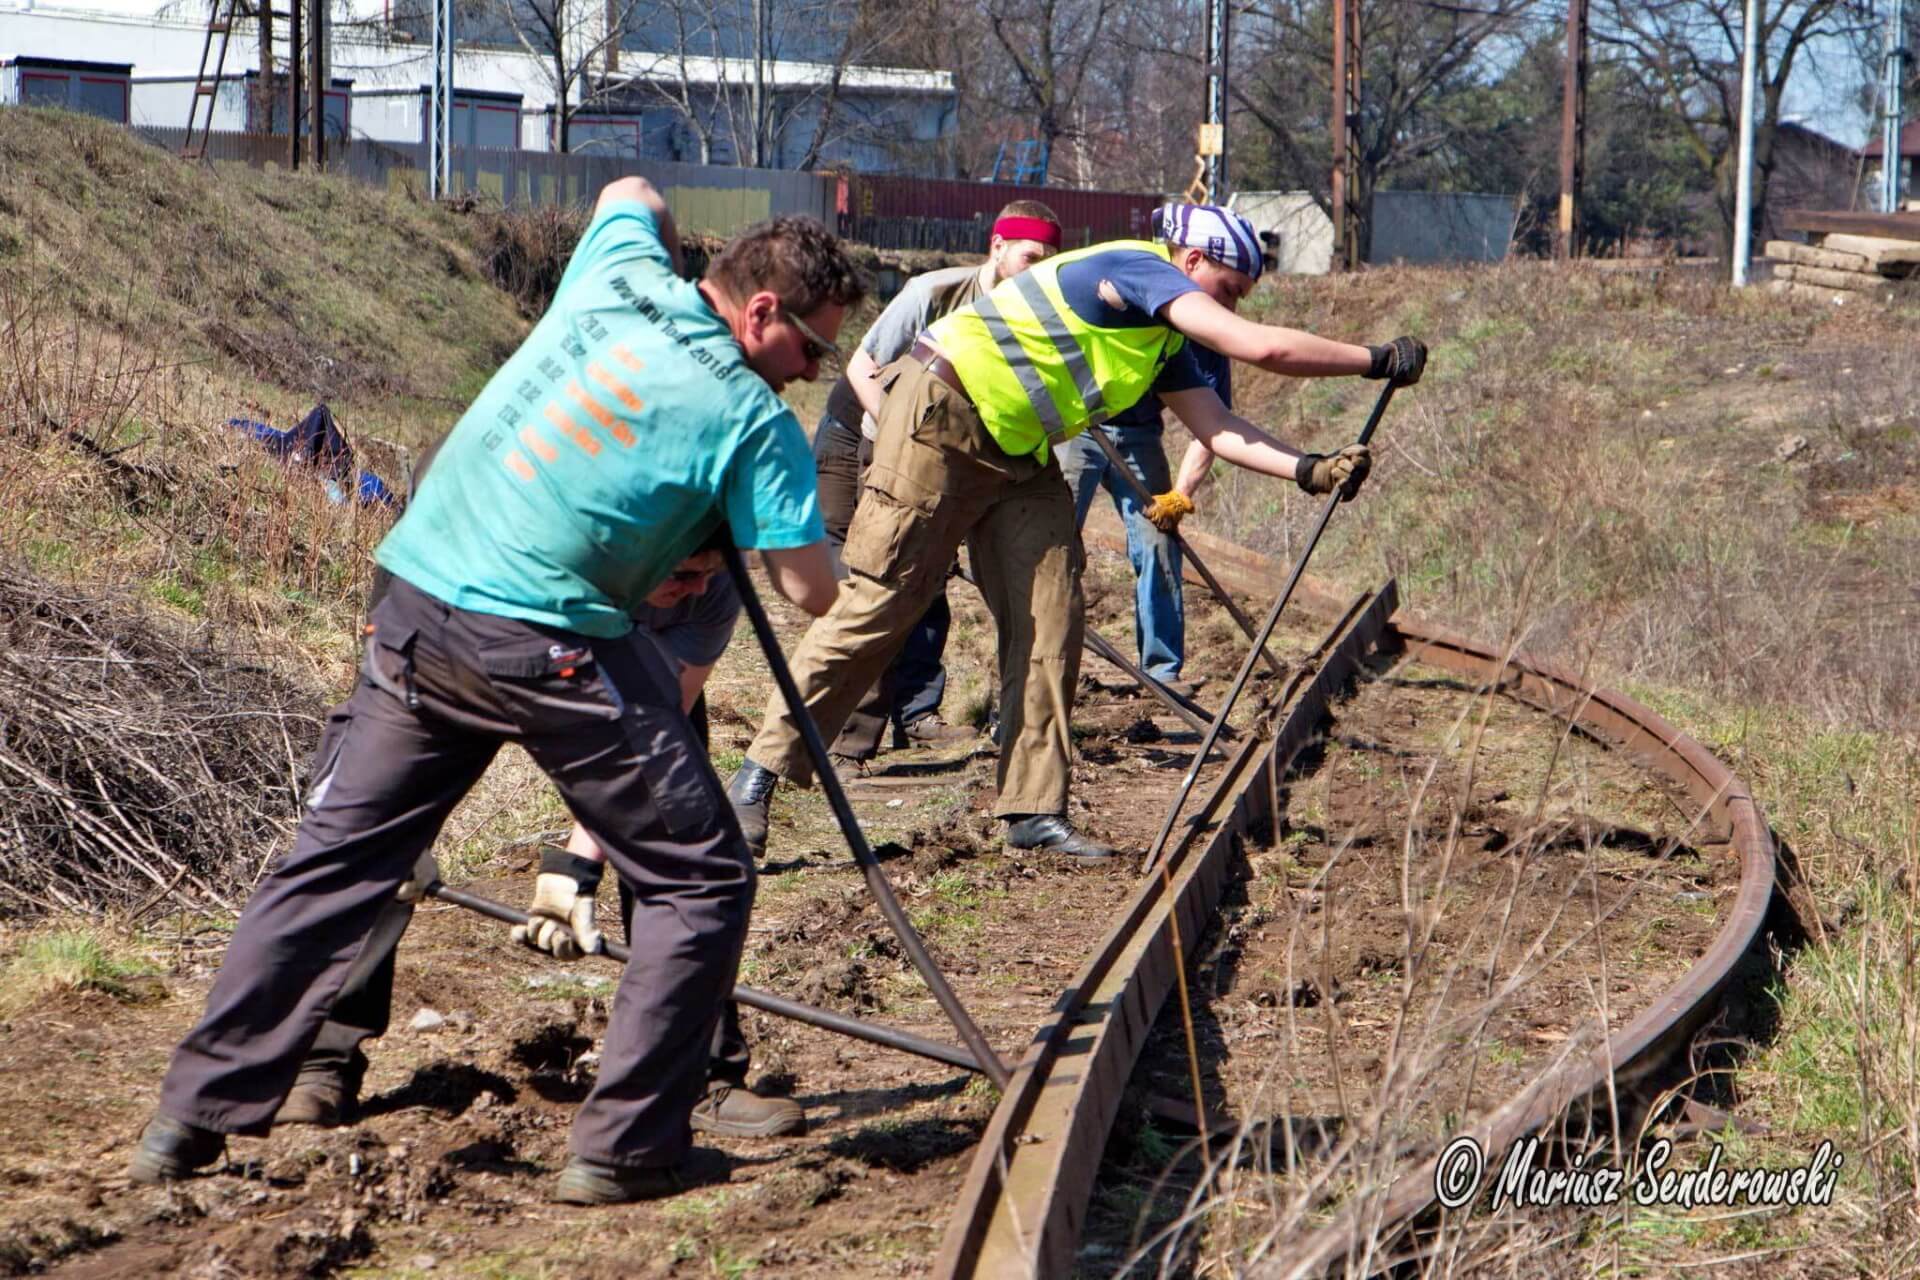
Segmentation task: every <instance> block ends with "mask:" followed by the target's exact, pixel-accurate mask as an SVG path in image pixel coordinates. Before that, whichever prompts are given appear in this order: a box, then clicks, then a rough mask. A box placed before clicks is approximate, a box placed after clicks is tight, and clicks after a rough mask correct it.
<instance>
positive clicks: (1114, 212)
mask: <svg viewBox="0 0 1920 1280" xmlns="http://www.w3.org/2000/svg"><path fill="white" fill-rule="evenodd" d="M1014 200H1039V201H1041V202H1042V203H1044V204H1045V205H1046V206H1047V207H1048V208H1050V209H1052V210H1053V212H1054V214H1055V216H1056V217H1058V218H1059V219H1060V226H1061V230H1062V232H1063V239H1064V243H1065V246H1066V247H1067V248H1069V249H1077V248H1080V247H1081V246H1083V245H1089V244H1095V243H1097V242H1099V241H1102V240H1125V239H1138V238H1141V237H1144V236H1145V235H1146V234H1147V220H1148V218H1149V217H1150V216H1151V215H1152V213H1153V211H1154V209H1155V208H1156V207H1158V206H1159V204H1160V203H1161V197H1159V196H1157V195H1151V194H1147V193H1143V192H1125V191H1078V190H1073V189H1071V188H1067V187H1035V186H1021V185H1017V184H1014V183H1001V182H960V181H957V180H953V179H946V178H910V177H900V176H893V175H877V174H845V175H842V176H841V177H840V179H839V193H838V198H837V207H838V213H839V218H840V226H839V231H840V234H841V235H842V236H845V237H846V238H847V239H849V240H857V241H859V242H860V243H862V244H870V245H874V246H876V247H878V248H883V249H942V250H946V251H947V252H950V253H984V252H985V251H986V248H987V237H988V236H989V235H990V234H991V233H992V228H993V219H994V215H996V214H998V213H999V212H1000V210H1001V209H1002V208H1003V207H1004V206H1006V205H1007V204H1009V203H1010V202H1012V201H1014Z"/></svg>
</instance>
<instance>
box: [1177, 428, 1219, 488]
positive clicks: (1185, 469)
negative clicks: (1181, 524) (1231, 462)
mask: <svg viewBox="0 0 1920 1280" xmlns="http://www.w3.org/2000/svg"><path fill="white" fill-rule="evenodd" d="M1212 471H1213V450H1211V449H1209V448H1207V446H1205V445H1203V444H1201V443H1200V442H1199V441H1198V440H1195V441H1194V442H1193V443H1192V444H1190V445H1188V446H1187V452H1186V455H1185V456H1184V457H1182V458H1181V459H1180V474H1179V475H1178V476H1177V477H1176V478H1175V479H1174V482H1173V487H1174V488H1175V489H1177V490H1179V492H1180V493H1181V494H1182V495H1183V496H1184V497H1185V498H1186V499H1187V501H1189V502H1191V501H1193V498H1194V496H1195V495H1196V494H1198V493H1199V492H1200V486H1201V485H1203V484H1205V483H1206V482H1207V476H1208V475H1209V474H1210V473H1211V472H1212Z"/></svg>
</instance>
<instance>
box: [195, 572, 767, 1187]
mask: <svg viewBox="0 0 1920 1280" xmlns="http://www.w3.org/2000/svg"><path fill="white" fill-rule="evenodd" d="M679 703H680V691H679V687H678V683H677V681H675V679H674V678H673V673H672V672H671V671H670V670H669V669H668V665H667V663H666V661H665V659H664V658H662V657H661V655H660V654H659V652H658V651H657V650H656V649H655V647H654V646H653V645H652V644H651V643H648V642H647V641H645V640H644V639H641V638H638V637H635V636H633V635H628V636H624V637H621V638H619V639H615V640H601V639H595V638H592V637H588V636H582V635H579V634H576V633H573V632H569V631H563V630H559V629H557V628H553V627H544V626H538V625H535V624H532V623H527V622H521V621H518V620H515V619H511V618H502V617H495V616H492V615H489V614H482V613H472V612H469V611H467V610H463V609H456V608H453V607H452V606H450V605H447V604H443V603H442V602H440V601H438V600H435V599H433V598H432V597H431V596H428V595H427V594H425V593H424V592H422V591H420V590H418V589H417V588H415V587H413V586H412V585H411V584H409V583H407V582H405V581H401V580H395V582H394V584H393V587H392V589H391V590H390V591H388V593H387V595H386V597H385V598H384V599H383V600H381V602H380V604H379V605H378V606H377V607H376V608H375V609H374V611H373V615H372V621H371V634H370V636H369V637H368V640H367V651H366V658H365V663H364V666H363V669H362V678H361V681H360V683H359V685H358V686H356V687H355V689H354V691H353V694H352V696H351V697H349V698H348V699H347V701H346V702H345V703H343V704H341V705H340V706H339V707H337V708H335V709H334V710H333V712H332V713H331V714H330V715H329V716H328V722H327V730H326V732H325V734H323V735H322V738H321V743H320V750H319V753H318V755H317V757H316V759H315V766H314V777H315V779H316V782H315V783H314V785H313V786H312V788H311V789H310V791H309V794H308V797H307V807H306V812H305V813H304V815H303V816H302V818H301V822H300V830H299V833H298V835H297V836H296V837H295V840H294V845H293V848H292V850H291V851H289V852H288V853H287V855H286V856H285V857H284V858H281V859H279V860H277V861H276V863H275V864H274V866H273V867H272V868H271V869H270V870H269V871H268V873H267V876H266V878H265V879H264V880H262V881H261V883H260V886H259V888H257V889H256V890H255V891H254V894H253V897H252V899H251V900H249V901H248V903H247V906H246V909H245V910H244V911H243V912H242V913H241V915H240V922H239V924H238V926H237V927H236V928H235V930H234V935H233V941H232V942H231V943H230V944H229V945H228V947H227V954H226V958H225V960H224V961H223V962H222V964H221V967H220V974H219V977H218V978H217V979H215V981H214V986H213V991H212V992H211V993H210V994H209V995H208V997H207V1009H206V1012H205V1014H204V1015H203V1016H202V1017H201V1020H200V1023H199V1025H198V1026H196V1027H194V1029H193V1030H192V1031H190V1032H188V1034H187V1037H186V1039H185V1040H184V1041H182V1042H181V1044H180V1047H179V1048H178V1049H176V1050H175V1051H174V1055H173V1061H172V1064H171V1065H170V1066H169V1068H168V1070H167V1077H166V1080H165V1082H164V1083H163V1084H162V1086H161V1091H160V1111H161V1113H162V1114H164V1115H167V1116H170V1117H172V1118H173V1119H175V1120H179V1121H184V1122H186V1123H189V1124H194V1125H199V1126H201V1127H203V1128H207V1129H214V1130H218V1131H221V1132H225V1133H245V1134H258V1133H264V1132H266V1131H267V1129H268V1128H269V1126H270V1125H271V1123H272V1120H273V1114H274V1112H275V1111H277V1110H278V1109H279V1107H280V1104H281V1102H282V1101H283V1100H284V1099H285V1097H286V1094H287V1090H288V1089H289V1088H290V1087H291V1086H292V1084H293V1081H294V1078H295V1075H296V1073H297V1072H298V1070H299V1068H300V1064H301V1061H302V1059H303V1058H304V1057H305V1056H306V1053H307V1051H308V1049H309V1048H310V1047H311V1046H312V1044H313V1041H314V1038H315V1036H316V1035H317V1034H318V1032H319V1030H320V1026H321V1023H322V1022H324V1021H325V1019H326V1017H327V1014H328V1012H329V1010H330V1009H331V1007H332V1005H333V1002H334V1000H335V998H336V997H337V995H338V994H339V991H340V988H341V986H342V984H343V983H344V981H345V979H346V978H347V976H348V973H349V971H350V970H351V969H352V968H353V966H354V964H355V963H356V961H357V960H358V959H359V957H360V956H361V954H362V953H363V952H365V951H366V949H367V944H368V941H369V938H370V935H371V934H372V932H373V930H374V927H375V924H376V922H377V921H378V920H379V918H380V915H381V913H382V912H383V911H384V910H385V909H386V907H387V905H388V903H389V902H390V901H391V900H392V899H393V896H394V893H395V891H396V890H398V889H399V887H400V886H401V884H403V883H404V882H405V881H406V880H407V878H408V876H409V874H410V873H411V872H412V870H413V868H414V866H415V863H416V861H417V860H418V858H419V857H420V855H421V853H423V852H424V851H425V850H426V849H427V848H429V847H430V846H431V844H432V843H433V839H434V836H435V835H437V834H438V832H439V830H440V827H441V824H442V823H444V822H445V821H446V818H447V814H448V813H449V812H451V811H452V809H453V807H454V805H455V804H457V803H458V802H459V801H460V798H461V797H462V796H464V795H465V794H466V792H467V791H468V790H469V789H470V788H471V787H472V786H473V784H474V782H475V781H477V780H478V779H479V777H480V775H481V773H482V772H483V771H485V769H486V767H487V764H488V762H489V761H490V760H492V759H493V756H494V753H495V752H496V751H497V750H498V749H499V747H500V744H501V743H503V742H518V743H520V745H521V746H523V747H524V748H525V749H526V751H527V753H528V754H529V755H530V756H532V757H533V759H534V761H535V763H537V764H539V765H540V767H541V768H542V769H543V770H545V772H546V773H547V776H548V777H550V778H551V779H552V780H553V782H554V785H555V786H556V787H558V788H559V790H560V794H561V797H562V798H563V799H564V800H565V801H566V803H567V807H568V808H569V809H570V810H571V811H572V812H573V813H574V815H575V816H576V817H578V818H579V820H580V821H581V822H582V823H583V824H585V825H586V827H587V829H588V830H590V831H592V832H593V833H594V836H595V838H596V839H597V840H599V842H600V843H601V845H602V847H603V848H604V849H605V850H606V852H607V857H608V861H609V862H610V863H611V864H612V865H613V868H614V871H615V872H616V873H617V874H618V876H619V877H620V879H621V880H623V881H625V882H627V883H628V884H629V885H630V886H631V887H632V889H633V892H634V900H635V907H634V922H633V932H634V938H635V943H636V945H635V948H634V955H633V958H632V960H631V961H630V962H629V963H628V965H627V967H626V971H625V972H624V974H622V976H621V980H620V987H619V990H618V992H617V993H616V994H615V997H614V1004H613V1014H612V1018H611V1021H610V1022H609V1024H608V1026H607V1034H606V1040H605V1043H604V1045H603V1047H602V1052H601V1061H600V1071H599V1078H598V1080H597V1081H596V1082H595V1084H594V1087H593V1090H592V1092H591V1093H589V1094H588V1095H587V1098H586V1101H585V1102H583V1103H582V1104H581V1107H580V1111H579V1114H578V1116H577V1117H576V1118H575V1120H574V1124H573V1135H572V1141H571V1143H570V1146H571V1149H572V1151H573V1152H574V1154H576V1155H579V1156H582V1157H585V1158H587V1159H589V1160H595V1161H599V1162H602V1163H606V1164H614V1165H626V1166H664V1165H672V1164H675V1163H678V1162H679V1161H680V1160H681V1158H682V1157H684V1156H685V1154H686V1151H687V1148H688V1146H689V1144H690V1142H691V1132H690V1130H689V1127H688V1123H687V1121H688V1117H689V1115H690V1114H691V1113H692V1110H693V1107H694V1104H695V1103H696V1102H698V1101H699V1099H700V1097H701V1095H702V1094H703V1093H704V1092H705V1087H706V1074H707V1073H706V1059H707V1053H706V1050H707V1048H708V1047H709V1045H710V1043H711V1040H712V1036H713V1024H714V1021H715V1020H716V1019H717V1018H718V1017H719V1016H720V1009H721V1006H722V1004H723V1003H724V1002H725V1000H726V997H727V994H728V992H729V991H730V990H731V989H732V984H733V980H734V975H735V973H736V971H737V970H738V968H739V963H740V948H741V944H742V943H743V941H744V940H745V937H746V929H747V917H748V914H749V912H750V911H751V910H752V908H753V890H754V874H753V865H752V862H751V861H750V860H749V858H748V856H747V849H746V842H745V841H744V840H742V839H741V837H740V830H739V827H738V825H737V824H736V823H735V821H734V818H733V814H732V810H731V806H729V805H728V804H727V803H726V801H725V796H724V794H723V792H722V790H721V787H720V780H719V779H718V778H717V777H715V776H714V773H713V768H712V766H711V765H710V764H709V763H708V761H707V757H706V754H705V753H704V752H702V751H701V750H700V746H699V743H698V741H696V739H695V737H694V733H693V729H692V727H691V726H690V725H689V724H688V723H687V718H686V716H685V715H683V714H682V713H681V711H680V705H679Z"/></svg>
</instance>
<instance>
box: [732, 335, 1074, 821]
mask: <svg viewBox="0 0 1920 1280" xmlns="http://www.w3.org/2000/svg"><path fill="white" fill-rule="evenodd" d="M880 381H881V386H882V387H883V388H885V389H886V391H887V400H886V404H885V406H884V407H883V409H882V411H881V415H880V438H879V440H878V441H877V442H876V445H875V450H874V459H873V467H872V469H871V470H869V471H868V472H867V488H866V491H865V493H864V494H863V495H862V496H861V499H860V508H859V511H858V512H857V513H856V514H855V516H854V518H853V526H852V528H850V529H849V530H848V531H847V545H846V550H845V552H844V557H843V558H844V560H845V562H846V566H847V569H848V570H849V572H848V574H847V577H846V579H845V581H843V582H842V583H841V584H840V594H839V597H838V598H837V599H836V600H835V601H834V603H833V608H832V609H831V610H830V611H828V613H827V614H826V616H825V617H822V618H820V619H818V620H816V621H815V622H814V624H813V626H812V627H810V628H809V629H808V630H807V634H806V637H805V639H803V640H802V641H801V642H800V648H799V649H798V651H796V652H795V654H794V655H793V677H794V681H795V683H797V684H798V685H799V688H800V695H801V698H802V699H803V700H804V701H805V703H806V706H807V710H808V711H809V712H810V713H811V714H812V715H813V718H814V721H815V723H817V724H818V725H819V726H820V732H821V735H822V736H823V737H825V738H826V739H827V740H829V741H831V740H832V739H833V737H834V735H835V734H837V733H839V732H840V728H841V726H842V725H843V724H845V722H846V719H847V717H848V715H849V714H851V713H852V711H853V709H854V707H855V705H856V704H858V703H859V701H860V698H861V696H862V695H863V694H864V693H865V692H866V691H867V688H868V686H869V685H871V684H872V683H873V678H874V674H875V673H876V672H879V671H882V670H885V669H886V666H887V664H888V663H890V662H892V661H893V658H894V655H896V654H897V653H899V652H900V649H901V647H902V646H903V645H904V644H905V643H906V641H907V636H908V634H909V633H910V632H911V631H912V629H913V626H914V624H915V623H916V622H918V621H919V620H920V615H921V614H923V613H925V612H926V610H927V606H928V604H929V603H931V602H932V600H933V599H934V597H935V596H937V595H939V594H940V592H941V590H942V587H943V585H944V582H945V579H946V574H947V566H948V565H950V564H952V563H953V557H954V553H955V552H957V551H958V550H959V548H960V544H961V542H962V541H965V542H966V544H967V547H968V550H969V553H970V558H971V560H972V565H973V573H974V576H975V578H977V579H978V580H979V583H980V590H981V593H982V594H983V595H985V596H986V600H987V607H988V608H989V609H990V610H992V612H993V617H994V622H995V624H996V626H997V628H998V633H999V650H1000V718H1001V726H1000V728H1001V737H1000V741H1001V744H1002V745H1001V750H1000V769H999V779H998V780H999V789H1000V798H999V801H998V803H997V804H996V805H995V806H994V812H995V813H997V814H1002V815H1006V814H1027V813H1057V814H1065V813H1066V811H1067V786H1068V773H1069V769H1070V767H1071V763H1072V759H1073V754H1072V753H1073V747H1072V739H1071V738H1070V736H1069V734H1068V728H1067V726H1068V722H1069V720H1070V719H1071V718H1072V714H1073V692H1074V686H1075V684H1076V683H1078V681H1079V679H1080V641H1081V634H1082V628H1083V625H1084V624H1083V621H1082V618H1081V598H1080V556H1079V535H1078V534H1077V533H1076V531H1075V529H1074V522H1073V496H1072V494H1071V493H1070V492H1069V491H1068V489H1067V482H1066V480H1065V479H1064V478H1063V477H1062V476H1061V474H1060V467H1059V464H1057V463H1055V462H1053V461H1048V462H1047V463H1046V464H1045V465H1042V464H1041V463H1040V462H1038V461H1037V460H1035V459H1034V458H1032V457H1024V458H1014V457H1009V456H1008V455H1007V454H1005V453H1003V452H1002V451H1001V449H1000V446H999V445H997V444H995V443H994V442H993V438H992V437H991V436H989V435H988V434H987V432H986V428H985V427H983V426H981V424H980V419H979V417H978V416H977V415H976V414H975V413H974V410H973V406H972V405H970V404H968V403H967V401H966V400H965V399H964V398H963V397H961V396H960V395H959V394H958V393H956V392H955V391H954V390H953V389H952V388H950V387H949V386H947V384H946V383H944V382H942V381H940V380H939V379H938V378H936V377H934V376H933V375H932V374H930V373H928V372H927V371H926V369H925V368H924V367H922V366H921V364H920V363H919V362H918V361H916V360H912V359H903V360H896V361H895V362H894V363H893V364H891V365H889V366H887V368H886V369H885V370H884V371H883V372H882V374H881V378H880ZM747 756H748V758H749V759H751V760H753V761H754V763H756V764H758V765H760V766H761V767H763V768H766V769H771V770H772V771H773V772H775V773H777V774H779V775H780V776H781V777H783V778H786V779H789V780H790V781H793V782H796V783H799V784H801V785H803V786H804V785H807V784H808V783H810V782H811V781H812V777H813V769H812V765H811V763H810V762H809V761H808V759H807V756H806V747H805V746H804V745H803V743H802V742H801V738H800V733H799V730H798V728H797V727H796V725H795V721H794V718H793V716H792V714H791V712H790V711H789V710H788V708H787V704H786V700H785V699H784V698H782V697H781V696H780V694H779V693H778V691H776V692H775V693H774V695H773V697H772V699H771V700H770V701H769V702H768V704H767V714H766V718H765V719H764V720H763V721H762V722H761V726H760V734H759V736H758V737H756V738H755V739H754V740H753V745H752V746H751V747H749V748H748V749H747Z"/></svg>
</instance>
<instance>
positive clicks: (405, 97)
mask: <svg viewBox="0 0 1920 1280" xmlns="http://www.w3.org/2000/svg"><path fill="white" fill-rule="evenodd" d="M431 95H432V90H430V89H429V88H428V87H427V86H426V85H420V86H419V87H417V88H413V87H409V88H405V89H356V90H354V93H353V104H354V110H355V112H357V113H358V117H359V118H358V121H357V124H356V127H357V128H358V129H359V130H360V134H361V136H362V137H367V138H372V139H373V140H374V141H376V142H420V143H424V142H426V140H427V124H428V121H427V116H428V113H429V109H430V103H431ZM520 103H521V95H519V94H517V93H494V92H492V91H490V90H485V89H461V88H455V89H454V91H453V118H452V120H451V122H450V127H451V131H452V134H453V145H454V146H456V147H477V148H480V149H483V150H490V151H518V150H520V149H521V138H520Z"/></svg>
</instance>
